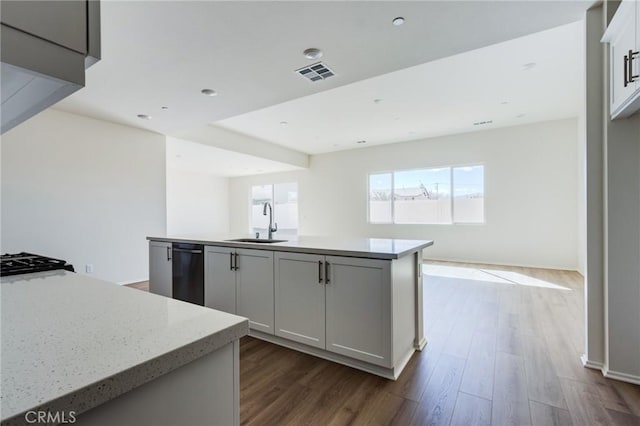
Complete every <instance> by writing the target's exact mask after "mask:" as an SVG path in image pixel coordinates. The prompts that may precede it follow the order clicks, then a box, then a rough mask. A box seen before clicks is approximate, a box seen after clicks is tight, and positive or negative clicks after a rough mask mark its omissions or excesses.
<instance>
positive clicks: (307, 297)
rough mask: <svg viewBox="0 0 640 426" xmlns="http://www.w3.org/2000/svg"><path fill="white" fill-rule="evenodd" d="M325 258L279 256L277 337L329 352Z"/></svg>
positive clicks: (298, 254) (277, 258)
mask: <svg viewBox="0 0 640 426" xmlns="http://www.w3.org/2000/svg"><path fill="white" fill-rule="evenodd" d="M324 260H325V256H322V255H317V254H306V253H289V252H277V253H276V254H275V263H274V269H275V334H276V336H280V337H284V338H286V339H289V340H293V341H295V342H300V343H304V344H307V345H309V346H314V347H316V348H320V349H325V284H324V279H323V276H324V274H325V271H324V265H325V264H324Z"/></svg>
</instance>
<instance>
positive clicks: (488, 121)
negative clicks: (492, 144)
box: [473, 120, 493, 126]
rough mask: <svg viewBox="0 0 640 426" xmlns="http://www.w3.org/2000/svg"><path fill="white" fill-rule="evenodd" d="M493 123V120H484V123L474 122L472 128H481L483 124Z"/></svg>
mask: <svg viewBox="0 0 640 426" xmlns="http://www.w3.org/2000/svg"><path fill="white" fill-rule="evenodd" d="M491 123H493V120H484V121H476V122H475V123H473V125H474V126H482V125H485V124H491Z"/></svg>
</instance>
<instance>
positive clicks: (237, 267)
mask: <svg viewBox="0 0 640 426" xmlns="http://www.w3.org/2000/svg"><path fill="white" fill-rule="evenodd" d="M235 269H236V271H237V270H238V269H240V267H239V266H238V253H236V268H235Z"/></svg>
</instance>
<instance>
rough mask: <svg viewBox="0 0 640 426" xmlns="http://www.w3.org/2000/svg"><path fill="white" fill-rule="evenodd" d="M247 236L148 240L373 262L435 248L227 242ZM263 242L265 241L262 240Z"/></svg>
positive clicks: (361, 241)
mask: <svg viewBox="0 0 640 426" xmlns="http://www.w3.org/2000/svg"><path fill="white" fill-rule="evenodd" d="M242 237H247V236H246V235H245V236H240V237H238V236H237V235H236V236H230V235H207V234H202V235H200V234H196V235H176V236H174V235H170V236H164V237H159V236H156V237H147V239H148V240H153V241H167V242H189V243H197V244H205V245H217V246H226V247H238V248H251V249H260V250H271V251H293V252H300V253H318V254H326V255H334V256H350V257H365V258H371V259H398V258H400V257H403V256H406V255H408V254H412V253H415V252H416V251H418V250H422V249H423V248H425V247H429V246H431V245H433V241H431V240H403V239H395V238H340V237H308V236H296V237H287V236H279V235H278V234H277V233H275V234H273V238H274V239H283V240H288V241H285V242H281V243H245V242H235V241H228V240H230V239H235V238H242ZM263 238H264V237H263Z"/></svg>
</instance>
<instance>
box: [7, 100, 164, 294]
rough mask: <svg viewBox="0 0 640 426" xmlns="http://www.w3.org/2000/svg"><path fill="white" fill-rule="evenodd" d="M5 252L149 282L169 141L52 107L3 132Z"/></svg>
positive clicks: (112, 278)
mask: <svg viewBox="0 0 640 426" xmlns="http://www.w3.org/2000/svg"><path fill="white" fill-rule="evenodd" d="M1 148H2V242H1V244H2V249H1V250H2V252H3V253H12V252H19V251H27V252H35V253H38V254H43V255H48V256H52V257H57V258H62V259H65V260H67V261H69V262H70V263H72V264H73V265H74V266H75V268H76V271H78V272H81V273H84V271H85V264H89V263H90V264H93V265H94V274H93V275H94V276H95V277H98V278H102V279H105V280H108V281H114V282H120V283H123V282H134V281H141V280H146V279H147V278H148V274H149V271H148V269H149V266H148V248H147V241H146V239H145V238H146V237H147V236H148V235H162V234H164V232H165V228H166V219H165V218H166V214H165V137H164V136H162V135H158V134H155V133H151V132H147V131H143V130H139V129H134V128H131V127H127V126H122V125H117V124H112V123H107V122H104V121H99V120H94V119H91V118H86V117H82V116H79V115H75V114H69V113H65V112H61V111H57V110H51V109H50V110H47V111H44V112H42V113H41V114H39V115H37V116H35V117H33V118H31V119H30V120H28V121H26V122H24V123H22V124H21V125H19V126H17V127H16V128H14V129H12V130H11V131H9V132H7V133H6V134H4V135H3V136H2V145H1Z"/></svg>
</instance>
